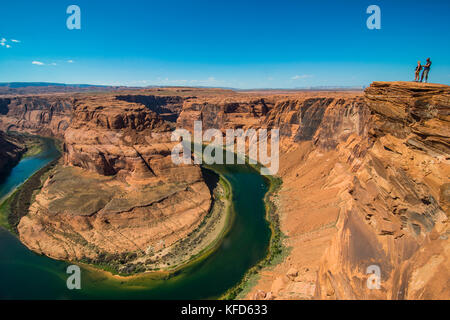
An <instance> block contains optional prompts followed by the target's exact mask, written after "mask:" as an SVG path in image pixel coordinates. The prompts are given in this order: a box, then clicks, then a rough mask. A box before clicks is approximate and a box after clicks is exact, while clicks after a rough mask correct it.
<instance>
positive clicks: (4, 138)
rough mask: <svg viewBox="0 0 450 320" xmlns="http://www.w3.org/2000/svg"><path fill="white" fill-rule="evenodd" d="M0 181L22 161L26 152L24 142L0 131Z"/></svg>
mask: <svg viewBox="0 0 450 320" xmlns="http://www.w3.org/2000/svg"><path fill="white" fill-rule="evenodd" d="M0 150H1V151H2V152H1V153H0V180H1V179H2V178H3V177H4V176H5V175H6V174H7V173H8V172H9V170H11V169H12V168H13V167H14V166H15V165H16V164H17V163H18V162H19V160H20V158H21V156H22V155H23V153H24V152H25V151H26V146H25V144H24V142H23V141H22V140H21V139H20V138H18V137H13V136H10V135H7V134H5V133H4V132H2V131H0Z"/></svg>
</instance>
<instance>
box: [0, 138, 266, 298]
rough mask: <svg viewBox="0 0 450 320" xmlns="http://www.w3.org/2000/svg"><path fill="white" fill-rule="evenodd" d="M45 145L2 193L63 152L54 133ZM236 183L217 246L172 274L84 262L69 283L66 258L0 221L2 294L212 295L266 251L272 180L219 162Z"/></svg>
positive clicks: (9, 179) (5, 182)
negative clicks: (75, 285) (30, 244)
mask: <svg viewBox="0 0 450 320" xmlns="http://www.w3.org/2000/svg"><path fill="white" fill-rule="evenodd" d="M44 142H45V147H44V148H43V151H42V152H41V153H40V154H39V155H37V156H34V157H30V158H25V159H23V160H22V161H21V162H20V163H19V164H18V165H17V166H16V167H15V168H14V169H13V170H12V171H11V173H10V174H9V176H8V177H6V179H3V180H2V181H1V182H0V199H2V198H4V197H5V196H6V195H7V194H9V193H10V192H11V191H13V190H14V189H15V188H16V187H17V186H19V185H20V184H21V183H23V182H24V181H25V180H26V179H27V178H28V177H30V176H31V175H32V174H33V173H34V172H36V171H37V170H39V169H40V168H42V167H43V166H45V165H46V164H48V163H49V162H50V161H52V160H53V159H55V158H57V157H58V156H59V152H58V150H57V148H56V146H55V144H54V142H53V140H51V139H44ZM213 169H214V171H216V172H218V173H220V174H221V175H223V177H225V179H227V180H228V181H229V183H230V185H231V188H232V197H233V208H234V212H235V218H234V220H233V223H232V225H231V228H230V231H229V232H228V233H227V235H226V236H225V238H224V240H223V241H222V243H221V245H220V246H219V247H218V248H217V250H216V251H215V252H214V253H212V254H211V255H209V256H208V257H207V258H205V259H203V260H202V261H200V262H196V263H195V264H193V265H191V266H189V267H186V268H184V269H183V270H182V271H179V272H178V273H177V274H175V275H172V276H171V277H170V278H168V279H155V278H154V276H153V277H152V275H144V276H139V277H133V278H132V279H131V280H123V279H116V278H112V277H108V276H106V275H105V273H104V272H101V271H97V270H93V269H91V268H89V269H86V268H83V267H81V270H82V271H81V290H69V289H67V286H66V279H67V277H68V275H67V274H66V268H67V266H68V265H69V263H67V262H63V261H56V260H53V259H50V258H47V257H45V256H41V255H38V254H35V253H34V252H32V251H30V250H28V249H27V248H26V247H25V246H24V245H22V244H21V243H20V241H19V240H18V239H17V237H16V236H15V235H13V234H11V233H10V232H9V231H7V230H5V229H3V228H1V227H0V299H214V298H218V297H220V296H221V295H222V294H223V293H224V292H226V291H227V290H228V289H229V288H231V287H233V286H234V285H236V284H237V283H239V281H240V280H241V278H242V276H243V275H244V274H245V272H246V271H247V270H248V269H249V268H250V267H252V266H253V265H255V264H256V263H257V262H258V261H259V260H261V259H262V258H264V257H265V256H266V254H267V249H268V246H269V241H270V228H269V225H268V222H267V221H266V219H265V208H264V202H263V199H264V195H265V194H266V192H267V190H268V186H267V183H266V181H265V180H264V179H263V177H262V176H261V175H260V174H259V172H258V171H256V170H255V169H253V168H252V167H250V166H248V165H220V166H219V165H215V166H213Z"/></svg>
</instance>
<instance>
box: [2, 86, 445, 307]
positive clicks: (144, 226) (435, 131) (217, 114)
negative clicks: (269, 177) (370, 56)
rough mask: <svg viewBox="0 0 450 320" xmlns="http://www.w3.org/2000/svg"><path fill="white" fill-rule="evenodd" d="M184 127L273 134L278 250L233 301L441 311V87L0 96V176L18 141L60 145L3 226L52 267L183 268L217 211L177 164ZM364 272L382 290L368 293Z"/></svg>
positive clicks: (17, 151)
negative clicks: (407, 303) (409, 304)
mask: <svg viewBox="0 0 450 320" xmlns="http://www.w3.org/2000/svg"><path fill="white" fill-rule="evenodd" d="M194 121H202V124H203V127H204V128H205V129H207V128H217V129H220V130H222V131H223V132H224V131H225V130H226V129H249V128H253V129H260V128H266V129H273V128H279V129H280V136H281V141H280V170H279V172H278V177H279V178H281V180H282V185H281V187H280V189H279V190H278V192H277V193H276V194H272V195H271V201H272V202H273V203H274V204H275V206H276V209H275V213H276V215H277V217H278V220H279V229H280V231H281V232H282V234H283V238H282V241H283V246H284V247H285V250H283V253H280V257H279V261H278V262H277V263H276V264H273V265H270V266H266V267H262V268H261V269H260V270H258V272H256V273H254V274H251V275H248V274H247V275H246V276H245V280H246V284H243V285H242V286H243V290H242V291H241V292H240V294H239V296H238V297H239V298H241V299H449V298H450V280H449V279H450V270H449V268H450V260H449V259H450V242H449V240H448V237H449V236H450V229H449V224H448V216H449V213H450V179H449V177H450V166H449V164H450V87H449V86H446V85H437V84H416V83H410V82H374V83H372V84H371V86H370V87H368V88H366V89H365V91H364V92H351V91H348V92H347V91H337V92H331V91H316V92H309V91H305V92H299V91H283V92H276V91H253V92H250V91H248V92H245V91H242V92H241V91H233V90H224V89H202V88H153V89H142V90H124V91H120V92H101V93H88V92H83V93H57V94H56V93H54V94H50V93H47V94H39V95H19V96H15V95H11V96H8V95H4V96H0V147H1V150H2V153H1V155H0V168H1V169H4V171H5V172H6V171H7V170H10V169H11V167H13V166H14V164H16V163H17V162H18V161H19V159H20V157H21V155H22V154H24V153H25V152H26V149H27V148H26V146H25V145H26V144H25V143H24V142H23V141H22V140H21V139H23V138H20V136H19V137H18V136H15V134H13V133H27V134H31V135H40V136H45V137H52V138H55V139H58V140H59V141H61V145H62V147H61V148H62V157H61V159H60V160H59V162H58V163H57V164H56V165H55V166H54V167H53V168H51V169H50V170H49V171H48V172H47V173H46V174H45V175H43V180H42V185H41V186H40V187H39V188H38V189H37V190H35V192H34V193H33V197H32V201H31V203H30V205H29V207H28V208H27V212H23V213H22V214H21V216H20V217H19V219H18V220H17V224H16V225H15V226H12V227H13V228H14V229H15V231H16V232H17V234H18V236H19V238H20V241H21V242H22V243H23V244H25V245H26V246H27V247H28V248H29V249H30V250H32V251H34V252H37V253H39V254H43V255H45V256H48V257H51V258H54V259H59V260H68V261H83V262H87V263H94V264H102V263H109V262H111V261H116V260H119V263H118V264H117V270H116V271H120V272H123V273H127V272H129V271H134V272H144V271H152V270H156V269H165V268H168V267H170V265H172V266H173V265H174V264H175V265H176V264H177V263H182V262H183V261H185V260H188V259H189V257H190V256H191V255H195V254H196V253H198V252H199V251H200V250H201V249H195V248H196V246H200V247H201V246H202V244H203V245H208V243H203V242H205V241H206V240H208V239H206V240H205V239H204V238H203V237H197V238H195V239H194V240H193V241H192V242H193V245H192V246H191V250H193V251H192V252H190V253H189V254H187V255H186V254H184V255H185V257H183V258H178V259H177V255H178V256H179V255H181V254H180V251H184V249H183V250H181V249H180V248H184V247H180V244H182V243H183V240H185V239H187V238H189V237H191V236H192V234H195V231H196V230H198V229H199V228H201V227H202V226H203V222H204V221H205V219H206V217H207V216H208V212H211V210H213V209H214V205H215V203H216V202H217V201H215V197H216V194H215V193H214V191H212V190H210V188H209V186H208V184H207V182H206V181H205V174H204V173H203V172H202V169H201V168H200V167H199V166H198V165H175V164H173V163H172V161H171V157H170V156H171V149H172V148H173V146H174V145H175V144H176V143H175V142H172V141H171V139H170V136H171V132H172V131H173V130H174V129H175V128H185V129H188V130H192V129H193V123H194ZM4 174H5V173H4ZM216 192H219V193H220V192H224V191H223V190H219V191H217V190H216ZM216 200H217V199H216ZM223 206H225V205H224V204H223ZM206 238H207V237H206ZM202 239H203V240H202ZM210 241H211V240H209V242H210ZM206 242H208V241H206ZM373 265H376V266H378V267H379V270H380V271H381V281H380V288H379V289H370V288H369V287H368V286H367V279H368V277H369V276H370V274H368V273H367V268H368V267H369V266H373ZM250 284H251V285H250Z"/></svg>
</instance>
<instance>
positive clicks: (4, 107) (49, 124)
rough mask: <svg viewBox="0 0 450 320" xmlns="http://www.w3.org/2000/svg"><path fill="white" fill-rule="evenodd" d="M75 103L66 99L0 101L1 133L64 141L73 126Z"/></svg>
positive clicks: (30, 97) (9, 99) (3, 99)
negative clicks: (33, 135) (61, 139)
mask: <svg viewBox="0 0 450 320" xmlns="http://www.w3.org/2000/svg"><path fill="white" fill-rule="evenodd" d="M73 103H74V99H73V98H72V97H70V96H65V95H60V96H58V95H55V96H52V95H48V96H47V95H43V96H18V97H13V98H0V131H4V132H8V131H19V132H27V133H31V134H39V135H44V136H55V137H59V138H62V136H63V135H64V131H65V130H66V129H67V127H68V126H69V124H70V119H71V111H72V106H73Z"/></svg>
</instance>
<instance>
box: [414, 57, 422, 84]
mask: <svg viewBox="0 0 450 320" xmlns="http://www.w3.org/2000/svg"><path fill="white" fill-rule="evenodd" d="M421 70H422V65H421V64H420V61H417V67H416V73H415V78H414V81H416V82H418V81H419V79H420V71H421Z"/></svg>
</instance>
